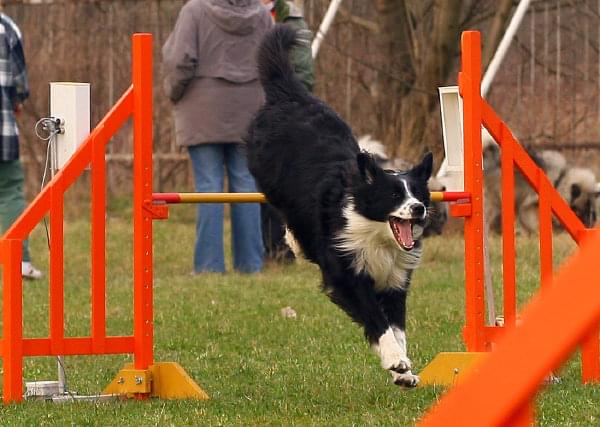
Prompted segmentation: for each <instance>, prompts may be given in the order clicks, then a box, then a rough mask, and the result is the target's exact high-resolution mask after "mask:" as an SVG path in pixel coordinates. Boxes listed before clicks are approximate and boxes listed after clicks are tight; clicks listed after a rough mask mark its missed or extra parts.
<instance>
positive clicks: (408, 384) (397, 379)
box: [392, 371, 421, 388]
mask: <svg viewBox="0 0 600 427" xmlns="http://www.w3.org/2000/svg"><path fill="white" fill-rule="evenodd" d="M392 379H393V380H394V384H396V385H397V386H400V387H403V388H414V387H416V386H417V385H418V384H419V381H421V380H420V378H419V376H418V375H415V374H413V373H412V372H410V371H406V372H404V373H401V374H400V373H398V372H394V371H392Z"/></svg>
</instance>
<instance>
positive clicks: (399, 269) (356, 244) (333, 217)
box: [247, 26, 432, 387]
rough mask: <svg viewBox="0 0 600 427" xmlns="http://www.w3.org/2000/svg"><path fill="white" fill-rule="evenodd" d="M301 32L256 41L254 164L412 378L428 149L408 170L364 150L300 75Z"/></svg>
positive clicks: (339, 295)
mask: <svg viewBox="0 0 600 427" xmlns="http://www.w3.org/2000/svg"><path fill="white" fill-rule="evenodd" d="M294 44H295V32H294V31H293V30H292V29H290V28H288V27H286V26H276V27H275V28H274V29H273V30H271V31H270V32H269V33H268V34H267V35H266V36H265V38H264V40H263V41H262V43H261V45H260V47H259V49H258V57H257V59H258V67H259V74H260V80H261V83H262V85H263V88H264V91H265V96H266V103H265V104H264V106H263V107H262V108H261V109H260V111H259V112H258V113H257V115H256V117H255V118H254V120H253V121H252V123H251V124H250V127H249V131H248V138H247V144H248V158H249V167H250V171H251V172H252V174H253V175H254V177H255V178H256V180H257V182H258V185H259V187H260V189H261V190H262V191H263V192H264V193H265V195H266V197H267V199H268V201H269V202H270V203H271V204H272V205H273V206H274V207H275V208H277V209H278V210H279V211H280V212H281V214H282V217H283V218H284V220H285V222H286V224H287V227H288V228H289V230H290V231H291V232H292V233H293V235H294V237H295V239H296V241H297V242H298V244H299V246H300V247H301V249H302V251H303V253H304V255H305V256H306V257H307V258H308V259H309V260H310V261H312V262H313V263H315V264H317V265H318V266H319V267H320V269H321V273H322V276H323V289H324V291H325V293H326V294H327V295H328V297H329V298H330V299H331V300H332V301H333V302H334V303H335V304H337V305H338V306H340V307H341V308H342V309H343V310H344V311H345V312H346V313H348V315H349V316H350V317H351V318H352V319H353V320H354V321H356V322H357V323H359V324H360V325H362V326H363V328H364V332H365V336H366V338H367V340H368V341H369V343H370V344H371V346H372V347H373V349H374V350H375V352H376V353H377V354H378V355H379V356H380V357H381V364H382V366H383V368H384V369H387V370H389V371H390V372H391V374H392V377H393V380H394V383H396V384H398V385H401V386H405V387H414V386H416V385H417V384H418V382H419V377H418V376H416V375H414V374H413V373H412V372H411V361H410V360H409V358H408V357H407V345H406V335H405V326H406V320H405V316H406V296H407V292H408V288H409V284H410V279H411V274H412V272H413V270H414V269H415V268H417V266H418V265H419V262H420V260H421V251H422V247H421V242H420V238H421V236H422V233H423V225H424V222H425V219H426V217H427V214H428V206H429V191H428V190H427V180H428V179H429V177H430V175H431V169H432V156H431V154H427V155H425V157H424V158H423V160H422V162H421V163H420V164H419V165H417V166H416V167H414V168H412V169H411V170H408V171H406V172H399V171H392V170H384V169H382V168H381V167H380V166H378V165H377V163H376V161H375V159H374V158H373V157H372V156H371V155H370V154H368V153H366V152H361V151H360V149H359V146H358V143H357V141H356V139H355V137H354V136H353V134H352V131H351V129H350V128H349V126H348V125H347V124H346V123H345V122H344V121H343V120H342V119H341V118H340V117H339V116H338V115H337V114H336V113H335V112H334V111H333V110H332V109H331V108H330V107H328V106H327V105H326V104H325V103H323V102H322V101H320V100H319V99H317V98H315V97H314V96H313V95H311V94H310V93H309V92H308V91H307V90H306V89H305V88H304V86H303V85H302V83H301V82H300V81H299V80H298V79H297V78H296V77H295V76H294V73H293V70H292V67H291V65H290V62H289V58H288V51H289V50H290V48H292V47H293V46H294Z"/></svg>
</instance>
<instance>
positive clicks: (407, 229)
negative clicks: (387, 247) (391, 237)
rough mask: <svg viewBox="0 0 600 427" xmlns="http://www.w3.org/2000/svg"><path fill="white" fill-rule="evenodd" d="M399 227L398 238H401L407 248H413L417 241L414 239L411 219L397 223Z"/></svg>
mask: <svg viewBox="0 0 600 427" xmlns="http://www.w3.org/2000/svg"><path fill="white" fill-rule="evenodd" d="M397 227H398V238H399V239H400V243H401V244H402V246H404V247H405V248H406V249H411V248H412V247H413V246H414V244H415V242H414V241H413V236H412V227H411V225H410V222H409V221H399V222H398V223H397Z"/></svg>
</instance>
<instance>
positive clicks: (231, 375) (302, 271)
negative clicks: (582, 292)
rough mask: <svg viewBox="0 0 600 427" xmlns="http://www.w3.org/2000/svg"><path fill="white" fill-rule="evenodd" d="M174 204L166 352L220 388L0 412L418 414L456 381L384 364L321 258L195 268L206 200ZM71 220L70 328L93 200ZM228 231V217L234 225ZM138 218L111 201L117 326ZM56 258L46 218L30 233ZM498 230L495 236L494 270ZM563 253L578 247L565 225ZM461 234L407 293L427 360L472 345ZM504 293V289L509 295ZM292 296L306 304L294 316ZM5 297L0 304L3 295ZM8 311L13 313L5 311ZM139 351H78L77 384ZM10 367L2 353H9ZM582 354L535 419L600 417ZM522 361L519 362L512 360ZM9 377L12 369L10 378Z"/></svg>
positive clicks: (162, 357)
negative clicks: (401, 379)
mask: <svg viewBox="0 0 600 427" xmlns="http://www.w3.org/2000/svg"><path fill="white" fill-rule="evenodd" d="M193 212H194V211H193V208H191V207H184V206H180V207H172V208H171V216H172V218H171V219H169V220H168V221H157V222H155V223H154V224H155V253H154V258H155V360H157V361H177V362H179V363H180V364H181V365H182V366H183V367H184V368H185V369H186V370H187V372H188V373H189V374H190V375H191V376H192V377H193V378H194V379H195V380H196V381H197V382H198V383H199V384H200V385H201V387H202V388H204V389H205V390H206V391H207V392H208V393H209V395H210V396H211V400H209V401H205V402H196V401H158V400H151V401H148V402H135V401H128V402H116V403H104V404H93V403H77V404H72V403H69V404H61V405H57V404H52V403H45V402H40V401H27V402H24V403H22V404H19V405H11V406H7V407H1V406H0V425H2V426H5V425H15V426H22V425H26V426H28V425H60V426H63V425H77V426H79V425H102V426H104V425H120V426H154V425H161V426H162V425H167V426H171V425H174V426H180V425H181V426H184V425H211V426H212V425H226V426H232V425H234V426H235V425H239V426H265V425H266V426H270V425H272V426H279V425H300V426H304V425H331V426H334V425H335V426H347V425H358V426H363V425H373V426H383V425H401V426H410V425H413V424H414V423H415V422H416V420H418V419H419V417H420V416H421V415H422V414H423V413H424V411H425V410H426V409H427V408H428V407H429V406H430V405H431V404H432V403H434V402H435V401H436V399H438V398H439V397H440V396H441V395H442V394H443V392H444V390H443V389H441V388H433V387H423V388H418V389H416V390H411V391H403V390H400V389H398V388H396V387H395V386H394V385H393V384H392V383H391V377H390V376H389V375H388V374H387V373H386V372H384V371H383V370H382V369H381V368H380V366H379V360H378V358H377V357H376V356H375V355H373V354H372V353H371V352H370V350H369V349H368V348H367V346H366V344H365V342H364V340H363V338H362V332H361V331H360V330H359V328H358V327H357V326H356V325H354V324H352V323H351V322H350V320H349V319H348V318H347V317H346V316H345V315H344V314H343V313H342V312H341V310H339V309H338V308H336V307H335V306H334V305H332V304H331V303H330V302H329V301H328V300H327V298H326V297H325V296H324V295H322V294H321V293H320V292H319V291H318V284H319V272H318V270H317V268H316V267H314V266H313V265H311V264H308V263H307V262H304V261H301V262H297V263H296V264H294V265H290V266H286V267H282V266H276V265H271V266H267V268H266V269H265V271H264V272H263V273H260V274H256V275H239V274H235V273H228V274H225V275H218V274H207V275H200V276H191V275H190V272H191V269H192V267H191V257H192V248H193V240H194V213H193ZM69 217H70V219H69V220H68V221H66V224H65V233H66V237H65V241H66V248H65V259H66V263H65V274H66V282H65V294H66V323H67V325H66V327H67V334H68V335H70V336H78V335H88V331H89V319H90V314H89V265H90V259H89V246H90V245H89V232H90V226H89V222H88V221H87V219H86V218H87V217H88V215H87V212H85V210H84V212H73V213H71V214H70V215H69ZM226 234H227V235H228V230H226ZM131 236H132V233H131V222H130V220H129V216H128V212H127V209H126V208H124V207H123V206H117V205H114V206H112V207H111V209H109V213H108V243H107V245H108V250H107V266H108V267H107V268H108V274H107V277H108V283H107V288H108V291H107V292H108V302H107V316H108V332H109V334H114V335H125V334H126V335H130V334H131V330H132V323H133V320H132V289H131V287H132V278H131V263H132V260H131V247H132V244H131ZM31 242H32V248H33V251H32V252H33V254H34V258H35V260H36V262H37V264H39V265H40V266H41V267H42V268H43V269H44V271H45V272H47V259H46V257H45V254H46V253H47V248H46V236H45V231H44V229H43V227H41V226H40V227H38V228H36V230H35V231H34V234H33V236H32V239H31ZM518 245H519V247H518V260H519V266H518V282H519V300H520V303H521V304H523V303H524V302H525V301H526V300H527V298H528V297H529V296H530V295H531V293H532V291H533V289H534V288H535V287H536V286H537V284H536V283H537V274H538V273H537V272H538V264H537V249H536V241H535V239H529V238H521V237H520V238H519V239H518ZM499 247H500V245H499V241H498V239H494V241H493V249H494V250H493V252H492V259H493V261H494V276H495V278H496V282H498V280H499V277H500V276H501V273H500V269H499V268H500V267H499V265H498V259H499V258H498V256H499V255H498V251H499V249H498V248H499ZM555 247H556V252H557V253H556V258H557V263H558V262H559V261H560V259H562V258H564V256H566V255H567V254H568V253H570V252H571V251H572V250H573V244H572V243H570V241H569V238H568V237H567V236H564V235H561V236H559V237H558V238H556V241H555ZM463 272H464V269H463V242H462V237H461V236H460V235H459V234H454V235H446V236H443V237H436V238H431V239H429V240H427V241H426V249H425V260H424V262H423V268H421V269H419V270H418V271H417V273H416V274H415V275H414V280H413V288H412V293H411V294H410V298H409V318H408V327H407V329H408V331H407V335H408V343H409V357H410V358H411V359H412V361H413V364H414V365H415V368H416V369H415V371H417V372H418V371H420V370H421V369H422V368H423V367H424V366H425V365H426V364H427V363H428V362H429V361H430V360H431V359H432V358H433V357H434V356H435V355H436V354H437V353H438V352H440V351H460V350H463V349H464V347H463V344H462V341H461V338H460V337H461V329H462V325H463V306H464V290H463V276H464V273H463ZM497 300H498V301H497V306H498V307H500V300H501V298H500V296H498V298H497ZM24 305H25V332H26V336H28V337H33V336H46V334H47V330H48V320H47V308H48V296H47V283H46V282H45V281H39V282H27V283H25V296H24ZM286 306H290V307H292V308H293V309H294V310H295V311H296V312H297V317H296V318H284V317H282V316H281V314H280V310H281V309H282V308H283V307H286ZM0 309H1V308H0ZM0 322H1V318H0ZM129 360H130V358H129V357H128V356H126V355H117V356H102V357H90V356H81V357H68V358H66V364H67V376H68V378H67V380H68V386H69V388H70V389H71V390H73V391H76V392H78V393H80V394H94V393H98V392H100V391H101V390H102V388H103V387H104V386H105V385H106V384H108V383H109V382H110V380H111V379H112V378H113V376H114V375H115V374H116V372H117V371H118V370H119V368H120V367H121V366H122V365H123V364H124V363H125V362H127V361H129ZM0 367H1V365H0ZM579 369H580V362H579V358H578V357H577V356H575V357H573V358H572V359H571V360H570V361H569V362H568V363H567V364H566V365H565V367H564V368H563V369H562V370H561V371H560V373H559V375H560V376H561V379H562V381H561V383H559V384H556V385H552V386H549V387H548V388H546V389H545V391H544V392H543V393H542V394H541V395H540V397H539V398H538V400H537V408H538V412H537V422H538V424H539V425H545V426H559V425H560V426H565V425H577V426H579V425H590V426H591V425H598V424H599V423H600V405H598V402H599V401H600V388H599V387H597V386H583V385H581V384H580V375H579ZM507 375H510V372H507ZM25 378H26V381H32V380H50V379H56V361H55V360H54V359H53V358H28V359H26V367H25ZM0 382H1V379H0Z"/></svg>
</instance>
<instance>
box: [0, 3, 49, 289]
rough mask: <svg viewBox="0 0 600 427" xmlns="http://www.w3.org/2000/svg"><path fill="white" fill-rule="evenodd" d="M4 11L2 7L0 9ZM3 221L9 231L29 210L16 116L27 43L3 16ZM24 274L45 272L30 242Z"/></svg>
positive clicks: (25, 93) (24, 85)
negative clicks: (36, 262)
mask: <svg viewBox="0 0 600 427" xmlns="http://www.w3.org/2000/svg"><path fill="white" fill-rule="evenodd" d="M0 7H1V6H0ZM0 91H1V92H2V94H1V95H0V98H1V99H0V102H2V104H0V106H1V110H2V114H1V115H0V120H1V123H0V220H1V225H2V230H3V232H4V231H6V230H7V229H8V228H9V227H10V226H11V225H12V224H13V222H15V220H16V219H17V218H18V217H19V216H20V215H21V213H22V212H23V210H24V209H25V196H24V193H23V187H24V183H25V175H24V173H23V166H22V165H21V161H20V160H19V128H18V126H17V121H16V116H17V115H19V114H20V113H21V110H22V108H23V102H24V101H25V100H26V99H27V98H28V97H29V84H28V82H27V68H26V65H25V54H24V53H23V40H22V36H21V31H20V30H19V27H17V25H16V24H15V23H14V22H13V21H12V19H10V18H9V17H8V16H7V15H6V14H4V13H2V12H0ZM22 256H23V259H22V264H21V274H22V276H23V277H24V278H25V279H39V278H41V277H42V273H41V271H39V270H38V269H37V268H35V267H34V266H33V265H32V264H31V256H30V254H29V242H28V240H24V241H23V255H22Z"/></svg>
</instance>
